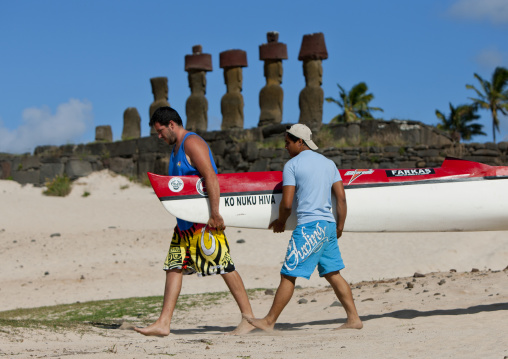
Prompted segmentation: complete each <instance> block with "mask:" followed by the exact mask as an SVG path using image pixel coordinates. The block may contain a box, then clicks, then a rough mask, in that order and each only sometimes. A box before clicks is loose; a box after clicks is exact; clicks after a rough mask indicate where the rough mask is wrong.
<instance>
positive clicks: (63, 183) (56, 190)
mask: <svg viewBox="0 0 508 359" xmlns="http://www.w3.org/2000/svg"><path fill="white" fill-rule="evenodd" d="M46 187H47V190H45V191H44V192H43V193H44V194H45V195H46V196H58V197H65V196H67V195H68V194H69V193H71V189H72V183H71V180H70V178H69V177H67V175H63V176H56V177H55V178H54V179H53V180H52V181H49V182H46Z"/></svg>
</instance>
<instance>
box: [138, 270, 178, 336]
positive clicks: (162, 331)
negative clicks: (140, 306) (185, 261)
mask: <svg viewBox="0 0 508 359" xmlns="http://www.w3.org/2000/svg"><path fill="white" fill-rule="evenodd" d="M182 276H183V274H182V270H181V269H170V270H167V271H166V287H165V289H164V301H163V303H162V311H161V314H160V316H159V319H157V320H156V321H155V323H153V324H152V325H149V326H148V327H145V328H134V330H135V331H137V332H139V333H141V334H143V335H155V336H166V335H169V330H170V326H171V318H172V317H173V311H174V309H175V306H176V301H177V300H178V296H179V295H180V290H181V289H182Z"/></svg>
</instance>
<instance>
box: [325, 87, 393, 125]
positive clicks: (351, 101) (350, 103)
mask: <svg viewBox="0 0 508 359" xmlns="http://www.w3.org/2000/svg"><path fill="white" fill-rule="evenodd" d="M337 86H338V87H339V98H338V99H334V98H332V97H327V98H326V99H325V100H326V101H327V102H332V103H336V104H337V105H338V106H339V107H340V108H341V109H342V110H343V113H341V114H338V115H337V116H335V117H334V118H332V120H331V122H356V121H360V120H363V119H372V118H373V117H372V114H371V111H381V112H382V111H383V110H382V109H381V108H379V107H370V106H369V102H370V101H372V100H373V99H374V95H373V94H369V93H367V91H368V87H367V84H365V82H360V83H359V84H356V85H354V86H353V87H352V88H351V91H349V93H347V92H346V91H345V90H344V89H343V88H342V86H340V85H339V84H337Z"/></svg>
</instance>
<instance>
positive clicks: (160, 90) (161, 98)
mask: <svg viewBox="0 0 508 359" xmlns="http://www.w3.org/2000/svg"><path fill="white" fill-rule="evenodd" d="M150 83H151V84H152V93H153V102H152V104H151V105H150V111H149V116H150V118H152V115H153V113H154V112H155V110H157V109H158V108H159V107H164V106H169V102H168V78H167V77H153V78H151V79H150ZM150 134H151V135H155V134H157V132H156V131H155V130H154V129H153V128H151V129H150Z"/></svg>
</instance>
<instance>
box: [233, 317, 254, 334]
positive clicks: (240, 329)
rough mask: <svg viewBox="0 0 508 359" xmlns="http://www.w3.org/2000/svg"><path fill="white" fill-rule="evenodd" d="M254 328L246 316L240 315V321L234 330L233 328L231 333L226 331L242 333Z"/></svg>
mask: <svg viewBox="0 0 508 359" xmlns="http://www.w3.org/2000/svg"><path fill="white" fill-rule="evenodd" d="M254 329H256V328H255V327H254V326H253V325H252V324H250V323H249V321H248V319H247V317H245V316H242V321H241V322H240V324H238V326H237V327H236V329H235V330H233V331H232V332H231V333H228V334H229V335H242V334H247V333H248V332H250V331H251V330H254Z"/></svg>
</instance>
